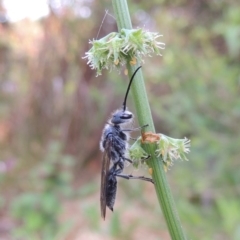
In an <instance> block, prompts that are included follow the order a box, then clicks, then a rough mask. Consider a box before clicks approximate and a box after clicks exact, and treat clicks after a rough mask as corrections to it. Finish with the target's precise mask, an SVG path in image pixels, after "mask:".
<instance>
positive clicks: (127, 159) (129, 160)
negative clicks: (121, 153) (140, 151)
mask: <svg viewBox="0 0 240 240" xmlns="http://www.w3.org/2000/svg"><path fill="white" fill-rule="evenodd" d="M124 159H125V160H126V161H128V162H130V163H133V161H132V160H131V159H129V158H126V157H124Z"/></svg>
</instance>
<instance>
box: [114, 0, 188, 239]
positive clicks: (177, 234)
mask: <svg viewBox="0 0 240 240" xmlns="http://www.w3.org/2000/svg"><path fill="white" fill-rule="evenodd" d="M112 3H113V9H114V13H115V16H116V19H117V25H118V30H119V31H120V30H121V29H122V28H126V29H132V23H131V18H130V15H129V11H128V5H127V1H126V0H112ZM127 68H128V73H129V76H131V75H132V74H133V73H134V71H135V70H136V68H137V66H131V65H130V64H128V66H127ZM135 78H136V79H135V80H134V82H133V85H132V90H131V91H132V93H133V99H134V103H135V107H136V113H137V118H138V121H139V124H140V126H143V125H145V124H148V125H149V127H148V128H147V131H152V132H155V128H154V124H153V120H152V114H151V109H150V106H149V102H148V97H147V93H146V89H145V84H144V79H143V75H142V71H141V70H139V71H138V73H137V74H136V76H135ZM144 147H145V149H146V151H147V152H148V153H149V154H150V155H151V160H150V161H149V165H150V166H151V167H152V169H153V180H154V182H155V189H156V193H157V196H158V200H159V203H160V205H161V208H162V211H163V214H164V217H165V219H166V222H167V226H168V229H169V232H170V235H171V237H172V239H174V240H184V239H186V237H185V235H184V232H183V230H182V227H181V223H180V220H179V217H178V213H177V210H176V207H175V203H174V200H173V197H172V193H171V190H170V187H169V185H168V182H167V179H166V174H165V172H164V168H163V162H162V160H161V159H160V158H157V157H156V155H155V147H154V146H152V145H149V144H145V146H144Z"/></svg>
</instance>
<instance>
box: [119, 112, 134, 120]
mask: <svg viewBox="0 0 240 240" xmlns="http://www.w3.org/2000/svg"><path fill="white" fill-rule="evenodd" d="M131 118H132V114H130V113H125V114H123V115H122V116H121V119H131Z"/></svg>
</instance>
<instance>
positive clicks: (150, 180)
mask: <svg viewBox="0 0 240 240" xmlns="http://www.w3.org/2000/svg"><path fill="white" fill-rule="evenodd" d="M116 176H117V177H121V178H125V179H127V180H130V179H139V180H143V181H147V182H151V183H153V184H154V181H153V180H152V179H151V178H146V177H144V176H133V175H125V174H116Z"/></svg>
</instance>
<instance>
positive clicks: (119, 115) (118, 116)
mask: <svg viewBox="0 0 240 240" xmlns="http://www.w3.org/2000/svg"><path fill="white" fill-rule="evenodd" d="M132 119H133V114H132V113H131V112H129V111H127V110H125V111H124V110H122V109H121V110H117V111H116V112H114V113H113V115H112V118H111V123H113V124H121V123H129V122H131V121H132Z"/></svg>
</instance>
